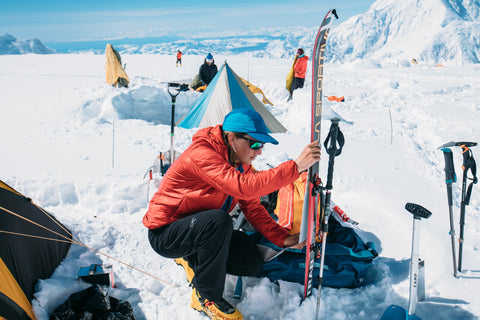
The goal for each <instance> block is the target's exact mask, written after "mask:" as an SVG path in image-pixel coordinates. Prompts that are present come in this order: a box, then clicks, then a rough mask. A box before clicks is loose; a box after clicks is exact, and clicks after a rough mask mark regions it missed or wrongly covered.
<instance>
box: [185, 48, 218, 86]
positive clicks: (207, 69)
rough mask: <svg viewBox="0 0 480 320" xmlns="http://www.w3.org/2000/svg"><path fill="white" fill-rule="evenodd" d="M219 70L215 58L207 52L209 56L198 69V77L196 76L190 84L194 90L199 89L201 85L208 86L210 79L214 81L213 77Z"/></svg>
mask: <svg viewBox="0 0 480 320" xmlns="http://www.w3.org/2000/svg"><path fill="white" fill-rule="evenodd" d="M217 72H218V68H217V65H216V64H215V61H214V60H213V55H212V54H211V53H209V54H207V57H206V58H205V61H204V62H203V64H202V65H201V66H200V69H199V71H198V77H197V76H195V78H194V79H193V81H192V84H191V85H190V86H191V87H192V89H194V90H197V89H198V88H200V87H206V86H208V85H209V84H210V81H212V79H213V78H214V77H215V75H216V74H217ZM202 91H203V90H202Z"/></svg>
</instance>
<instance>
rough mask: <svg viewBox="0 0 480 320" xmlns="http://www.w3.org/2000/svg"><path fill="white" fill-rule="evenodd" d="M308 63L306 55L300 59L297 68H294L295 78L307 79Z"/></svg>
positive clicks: (296, 64)
mask: <svg viewBox="0 0 480 320" xmlns="http://www.w3.org/2000/svg"><path fill="white" fill-rule="evenodd" d="M307 61H308V57H307V56H305V55H303V56H300V57H298V59H297V62H296V63H295V67H293V70H294V71H295V75H294V77H295V78H302V79H305V73H306V72H307Z"/></svg>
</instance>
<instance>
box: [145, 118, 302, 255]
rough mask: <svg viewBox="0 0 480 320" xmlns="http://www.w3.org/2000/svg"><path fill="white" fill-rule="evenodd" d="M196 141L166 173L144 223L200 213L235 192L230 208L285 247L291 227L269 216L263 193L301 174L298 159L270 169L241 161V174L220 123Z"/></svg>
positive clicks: (218, 205) (152, 224)
mask: <svg viewBox="0 0 480 320" xmlns="http://www.w3.org/2000/svg"><path fill="white" fill-rule="evenodd" d="M192 141H193V143H192V144H191V145H190V146H189V147H188V148H187V149H186V150H185V151H184V152H183V153H182V155H181V156H180V157H179V158H178V159H177V160H176V161H175V162H174V163H173V165H172V166H171V167H170V168H169V169H168V171H167V173H166V174H165V176H164V177H163V179H162V181H161V183H160V186H159V188H158V190H157V192H156V193H155V194H154V196H153V197H152V199H151V200H150V206H149V209H148V211H147V213H146V214H145V216H144V218H143V224H144V225H145V226H146V227H147V228H149V229H155V228H158V227H161V226H164V225H167V224H170V223H172V222H174V221H175V220H178V219H181V218H183V217H186V216H188V215H191V214H195V213H196V212H201V211H205V210H210V209H220V208H221V207H222V205H223V204H224V202H225V201H226V199H227V197H228V195H230V196H232V197H233V200H232V203H231V206H230V209H229V211H230V210H232V209H233V208H234V207H235V205H236V204H237V203H238V204H239V205H240V209H241V210H242V211H243V213H244V214H245V217H246V219H247V220H248V221H249V222H250V223H251V224H252V226H253V227H254V228H255V229H256V230H257V231H259V232H260V233H261V234H263V235H264V236H265V237H266V238H267V239H268V240H270V241H271V242H273V243H274V244H276V245H277V246H280V247H283V243H284V241H285V238H286V237H287V236H288V231H287V230H285V229H284V228H283V227H281V226H280V225H278V224H277V223H276V222H275V221H274V220H273V219H272V218H271V217H270V215H269V214H268V212H267V210H266V209H265V208H264V207H263V206H262V205H261V203H260V197H261V196H263V195H266V194H269V193H271V192H273V191H275V190H278V189H280V188H281V187H283V186H285V185H287V184H289V183H292V181H294V180H295V179H297V178H298V177H299V173H298V169H297V165H296V164H295V161H293V160H289V161H286V162H284V163H282V164H280V165H279V166H278V167H276V168H273V169H269V170H265V171H255V170H254V169H253V168H252V166H251V165H243V164H242V166H243V170H244V172H243V173H242V172H240V171H239V170H237V169H236V168H234V167H232V166H231V165H230V164H229V163H228V154H227V153H228V151H227V147H226V146H225V143H224V142H223V138H222V129H221V125H218V126H216V127H208V128H204V129H200V130H199V131H198V132H197V133H196V134H195V135H194V136H193V139H192ZM225 214H227V213H225Z"/></svg>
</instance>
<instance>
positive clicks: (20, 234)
mask: <svg viewBox="0 0 480 320" xmlns="http://www.w3.org/2000/svg"><path fill="white" fill-rule="evenodd" d="M33 205H35V204H33ZM35 206H36V207H37V208H38V209H39V210H40V211H42V212H43V213H45V214H46V212H45V210H43V209H42V208H40V207H39V206H37V205H35ZM0 210H3V211H5V212H7V213H9V214H12V215H14V216H16V217H18V218H20V219H23V220H25V221H27V222H29V223H32V224H34V225H36V226H38V227H40V228H43V229H45V230H47V231H50V232H52V233H54V234H56V235H58V236H60V237H62V238H65V239H66V240H62V239H54V238H46V237H39V236H35V235H31V234H24V233H18V232H10V231H5V230H0V233H5V234H13V235H18V236H24V237H30V238H39V239H44V240H51V241H57V242H65V243H73V244H78V245H80V246H82V247H84V248H86V249H89V250H91V251H93V252H96V253H98V254H101V255H103V256H105V257H107V258H110V259H112V260H115V261H116V262H118V263H121V264H123V265H125V266H127V267H129V268H132V269H134V270H136V271H138V272H141V273H143V274H145V275H147V276H149V277H152V278H154V279H155V280H158V281H160V282H161V283H163V284H165V285H168V286H170V287H173V288H178V286H177V285H175V284H173V283H171V282H168V281H166V280H163V279H161V278H159V277H157V276H155V275H153V274H151V273H148V272H146V271H144V270H141V269H138V268H137V267H134V266H132V265H131V264H128V263H126V262H123V261H121V260H119V259H117V258H114V257H112V256H110V255H108V254H106V253H103V252H101V251H98V250H97V249H94V248H92V247H89V246H87V245H86V244H84V243H82V242H80V240H78V239H77V238H75V237H74V236H73V235H72V237H73V239H74V240H71V239H69V238H68V237H65V236H64V235H61V234H59V233H57V232H55V231H53V230H51V229H49V228H47V227H44V226H42V225H40V224H38V223H36V222H34V221H32V220H30V219H27V218H25V217H22V216H21V215H19V214H18V213H15V212H13V211H10V210H8V209H6V208H4V207H2V206H0ZM47 216H48V215H47ZM62 229H63V228H62ZM67 233H69V232H67ZM69 234H70V233H69ZM70 235H71V234H70Z"/></svg>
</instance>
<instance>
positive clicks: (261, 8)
mask: <svg viewBox="0 0 480 320" xmlns="http://www.w3.org/2000/svg"><path fill="white" fill-rule="evenodd" d="M373 2H374V0H337V1H335V8H336V9H337V11H338V14H339V16H340V19H341V21H344V20H345V19H347V18H349V17H351V16H353V15H356V14H360V13H363V12H365V11H366V10H367V9H368V8H369V7H370V5H372V3H373ZM329 9H331V5H330V4H328V3H327V2H326V1H321V0H306V1H295V0H289V1H287V0H262V1H258V0H257V1H254V0H243V1H230V0H223V1H222V0H203V1H191V0H179V1H176V0H174V1H172V0H170V1H163V0H156V1H154V0H129V1H125V0H116V1H110V0H106V1H103V0H81V1H72V0H44V1H42V0H1V1H0V34H5V33H9V34H11V35H13V36H14V37H16V38H18V39H31V38H38V39H40V40H41V41H43V42H56V41H69V40H94V39H108V38H123V37H142V36H156V35H161V34H162V32H167V31H169V30H216V31H221V30H231V29H244V28H258V27H271V26H276V27H278V26H282V25H285V26H290V25H306V26H311V25H317V24H318V23H319V22H320V21H321V19H322V18H323V16H324V15H325V14H326V12H327V11H328V10H329Z"/></svg>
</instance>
